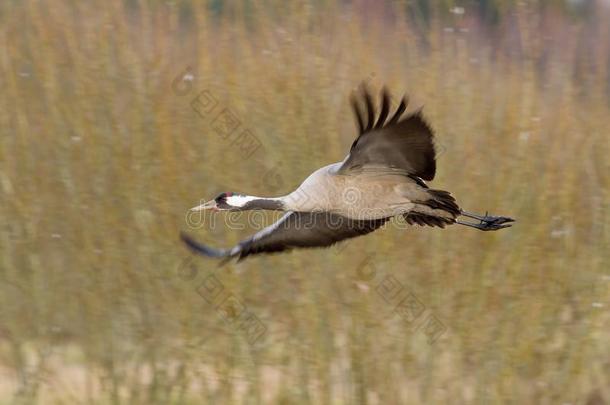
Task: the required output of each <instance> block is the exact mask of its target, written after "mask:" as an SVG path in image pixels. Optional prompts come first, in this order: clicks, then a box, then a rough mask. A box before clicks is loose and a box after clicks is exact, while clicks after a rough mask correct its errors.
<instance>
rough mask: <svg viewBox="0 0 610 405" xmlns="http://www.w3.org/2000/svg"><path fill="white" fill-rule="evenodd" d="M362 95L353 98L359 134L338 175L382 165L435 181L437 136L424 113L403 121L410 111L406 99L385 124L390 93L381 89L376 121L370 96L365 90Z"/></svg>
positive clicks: (415, 114)
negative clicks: (403, 115) (362, 107)
mask: <svg viewBox="0 0 610 405" xmlns="http://www.w3.org/2000/svg"><path fill="white" fill-rule="evenodd" d="M362 96H363V97H362V98H363V101H361V100H358V99H357V98H356V97H352V106H353V108H354V112H355V114H356V120H357V124H358V129H359V134H358V138H356V140H355V141H354V143H353V144H352V147H351V149H350V152H349V155H348V157H347V158H346V159H345V161H344V162H343V165H342V166H341V168H340V169H339V172H340V173H346V172H350V171H351V172H353V171H357V170H359V169H361V168H363V167H366V166H382V167H389V168H393V169H399V170H402V171H404V172H406V173H407V174H410V175H412V176H417V177H420V178H422V179H424V180H432V179H433V178H434V174H435V173H436V161H435V155H436V153H435V150H434V142H433V140H434V134H433V133H432V130H431V129H430V126H428V124H427V123H426V122H425V121H424V119H423V117H422V114H421V111H418V112H415V113H413V114H409V115H407V116H406V117H404V118H403V119H402V120H400V117H401V116H402V114H403V113H404V111H405V110H406V108H407V100H406V98H403V99H402V100H401V102H400V104H399V106H398V109H397V110H396V112H395V113H394V115H393V116H392V118H390V119H389V120H388V121H387V122H386V118H387V117H388V113H389V110H390V97H389V95H388V92H387V90H386V89H383V90H382V95H381V99H382V101H381V110H380V112H379V116H378V117H377V118H376V117H375V116H376V114H375V106H374V102H373V99H372V98H371V95H370V94H369V93H368V92H367V91H366V90H364V91H363V93H362ZM362 105H364V112H363V111H362V109H361V106H362Z"/></svg>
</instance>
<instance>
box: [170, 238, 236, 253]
mask: <svg viewBox="0 0 610 405" xmlns="http://www.w3.org/2000/svg"><path fill="white" fill-rule="evenodd" d="M180 239H182V241H183V242H184V243H186V245H187V246H188V247H189V248H190V249H191V250H193V251H195V252H197V253H200V254H202V255H204V256H208V257H216V258H221V257H231V256H233V255H232V254H231V251H229V250H226V249H214V248H211V247H209V246H206V245H204V244H202V243H199V242H197V241H196V240H195V239H193V238H191V237H190V236H189V235H188V234H187V233H186V232H180Z"/></svg>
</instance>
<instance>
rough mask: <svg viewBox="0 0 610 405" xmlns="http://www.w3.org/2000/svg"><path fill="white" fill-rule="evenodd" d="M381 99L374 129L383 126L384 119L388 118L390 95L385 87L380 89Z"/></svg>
mask: <svg viewBox="0 0 610 405" xmlns="http://www.w3.org/2000/svg"><path fill="white" fill-rule="evenodd" d="M381 100H382V101H381V112H380V113H379V118H378V119H377V124H375V128H376V129H378V128H381V127H383V124H384V123H385V119H386V118H388V113H389V112H390V95H389V94H388V90H387V89H386V88H385V87H384V88H383V90H382V91H381Z"/></svg>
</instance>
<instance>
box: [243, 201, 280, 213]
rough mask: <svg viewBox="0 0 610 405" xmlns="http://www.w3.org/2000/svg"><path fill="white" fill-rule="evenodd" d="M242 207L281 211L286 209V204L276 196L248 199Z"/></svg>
mask: <svg viewBox="0 0 610 405" xmlns="http://www.w3.org/2000/svg"><path fill="white" fill-rule="evenodd" d="M242 209H243V210H270V211H283V210H285V209H286V206H285V205H284V203H283V202H282V201H281V200H280V199H277V198H258V199H256V200H252V201H248V202H247V203H246V205H244V207H243V208H242Z"/></svg>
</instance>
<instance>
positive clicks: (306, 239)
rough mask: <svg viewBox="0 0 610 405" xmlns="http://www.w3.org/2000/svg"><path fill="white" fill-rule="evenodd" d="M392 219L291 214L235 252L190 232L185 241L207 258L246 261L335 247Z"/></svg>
mask: <svg viewBox="0 0 610 405" xmlns="http://www.w3.org/2000/svg"><path fill="white" fill-rule="evenodd" d="M388 220H389V218H380V219H376V220H354V219H350V218H346V217H343V216H341V215H335V214H330V213H327V212H288V213H287V214H286V215H284V216H283V217H282V218H280V219H279V220H278V221H277V222H275V223H274V224H272V225H270V226H268V227H266V228H264V229H263V230H261V231H260V232H257V233H255V234H254V235H252V236H251V237H250V238H248V239H246V240H244V241H242V242H240V243H239V244H237V246H235V247H233V248H231V249H214V248H210V247H208V246H206V245H203V244H201V243H199V242H197V241H195V240H194V239H192V238H191V237H190V236H189V235H187V234H186V233H182V234H181V238H182V240H183V241H184V242H185V243H186V244H187V246H188V247H189V248H191V249H192V250H193V251H195V252H197V253H199V254H202V255H204V256H208V257H218V258H231V257H237V258H238V259H239V260H242V259H244V258H245V257H247V256H249V255H253V254H259V253H273V252H282V251H285V250H290V249H293V248H312V247H325V246H331V245H333V244H335V243H337V242H339V241H342V240H345V239H349V238H354V237H356V236H360V235H365V234H367V233H370V232H373V231H374V230H376V229H378V228H379V227H381V226H382V225H383V224H385V223H386V222H387V221H388Z"/></svg>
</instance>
